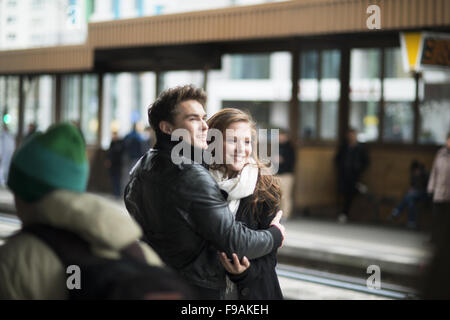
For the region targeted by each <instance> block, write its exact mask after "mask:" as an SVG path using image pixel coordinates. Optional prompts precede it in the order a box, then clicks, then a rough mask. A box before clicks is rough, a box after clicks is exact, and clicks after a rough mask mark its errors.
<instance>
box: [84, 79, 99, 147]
mask: <svg viewBox="0 0 450 320" xmlns="http://www.w3.org/2000/svg"><path fill="white" fill-rule="evenodd" d="M97 77H98V76H97V75H83V76H82V98H81V99H82V111H81V130H82V132H83V135H84V139H85V140H86V143H87V144H95V143H96V142H97V135H98V98H97V95H98V78H97Z"/></svg>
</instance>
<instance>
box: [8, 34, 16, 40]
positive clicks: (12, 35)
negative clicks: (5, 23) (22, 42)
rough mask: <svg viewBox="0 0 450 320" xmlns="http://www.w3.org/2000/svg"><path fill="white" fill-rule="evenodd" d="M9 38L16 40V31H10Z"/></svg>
mask: <svg viewBox="0 0 450 320" xmlns="http://www.w3.org/2000/svg"><path fill="white" fill-rule="evenodd" d="M8 40H16V34H15V33H9V34H8Z"/></svg>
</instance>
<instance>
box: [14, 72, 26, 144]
mask: <svg viewBox="0 0 450 320" xmlns="http://www.w3.org/2000/svg"><path fill="white" fill-rule="evenodd" d="M23 78H24V76H23V75H20V76H19V86H18V94H19V114H18V120H19V123H18V130H17V137H16V146H18V145H20V143H21V141H22V139H23V131H24V120H25V119H24V117H25V97H24V92H23Z"/></svg>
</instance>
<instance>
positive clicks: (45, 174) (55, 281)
mask: <svg viewBox="0 0 450 320" xmlns="http://www.w3.org/2000/svg"><path fill="white" fill-rule="evenodd" d="M88 176H89V164H88V160H87V157H86V150H85V144H84V141H83V139H82V137H81V135H80V132H79V130H78V129H77V128H76V127H75V126H73V125H72V124H70V123H61V124H56V125H53V126H51V127H50V128H49V129H48V130H47V131H46V132H45V133H40V132H37V133H35V134H34V135H33V136H31V137H29V138H28V139H27V140H25V141H24V143H23V144H22V145H21V146H20V147H19V148H18V150H17V151H16V153H15V154H14V156H13V158H12V162H11V167H10V170H9V175H8V182H7V185H8V187H9V188H10V189H11V191H12V193H13V195H14V202H15V206H16V210H17V216H18V217H19V218H20V220H21V222H22V226H23V229H22V230H21V231H19V232H18V233H17V234H15V235H13V236H12V237H10V238H8V239H7V240H6V242H5V244H4V245H2V246H1V247H0V300H2V299H21V300H22V299H26V300H28V299H33V300H34V299H38V300H43V299H45V300H46V299H52V300H53V299H55V300H60V299H67V298H68V297H69V290H68V287H67V282H66V281H67V277H68V275H67V273H66V269H65V268H64V267H63V262H62V261H61V260H60V259H59V258H58V256H57V255H56V254H55V252H54V251H53V250H52V248H50V247H49V246H48V245H47V244H46V243H45V242H44V241H42V239H39V238H38V237H36V235H35V234H32V233H30V232H27V231H26V230H27V228H31V227H33V226H44V227H46V228H53V229H56V230H59V231H60V232H61V231H63V232H65V233H67V234H68V235H76V236H78V237H80V238H82V239H83V240H84V241H86V242H87V243H88V246H89V249H90V251H91V252H92V253H93V255H95V256H98V257H104V258H114V257H117V256H118V255H120V252H121V250H123V249H124V248H127V247H128V246H129V245H132V244H136V243H137V245H138V247H139V248H140V249H141V251H142V254H143V255H144V257H145V260H146V261H147V263H148V264H151V265H154V266H162V262H161V260H160V258H159V257H158V255H157V254H156V253H155V252H154V251H153V250H152V249H150V248H149V247H148V246H147V245H145V244H144V243H142V242H139V241H138V240H139V238H140V237H141V235H142V231H141V229H140V228H139V226H138V225H137V224H136V222H135V221H134V220H133V219H132V218H131V217H130V216H129V215H127V214H126V212H124V211H123V209H122V208H120V207H119V206H117V205H116V204H115V203H114V202H111V201H109V200H107V199H105V198H102V197H100V196H96V195H93V194H88V193H86V192H85V191H86V186H87V181H88ZM81 289H83V288H81Z"/></svg>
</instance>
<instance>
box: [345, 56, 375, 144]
mask: <svg viewBox="0 0 450 320" xmlns="http://www.w3.org/2000/svg"><path fill="white" fill-rule="evenodd" d="M380 57H381V51H380V49H374V48H369V49H352V51H351V53H350V59H351V60H350V126H352V127H354V128H355V129H357V130H358V132H359V133H358V139H359V140H360V141H363V142H364V141H374V140H377V138H378V134H379V132H378V131H379V130H378V123H379V118H378V115H379V101H380V99H381V80H380Z"/></svg>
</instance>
